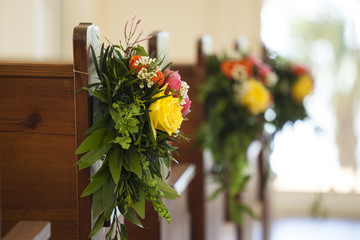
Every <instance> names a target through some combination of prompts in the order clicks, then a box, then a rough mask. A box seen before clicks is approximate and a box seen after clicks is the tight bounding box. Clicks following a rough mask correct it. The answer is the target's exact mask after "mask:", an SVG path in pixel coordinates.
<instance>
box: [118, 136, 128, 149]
mask: <svg viewBox="0 0 360 240" xmlns="http://www.w3.org/2000/svg"><path fill="white" fill-rule="evenodd" d="M115 142H116V143H118V144H120V145H121V147H122V148H123V149H129V147H130V143H131V138H130V137H127V136H124V137H116V138H115Z"/></svg>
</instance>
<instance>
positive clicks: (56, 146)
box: [0, 24, 91, 240]
mask: <svg viewBox="0 0 360 240" xmlns="http://www.w3.org/2000/svg"><path fill="white" fill-rule="evenodd" d="M90 26H91V25H90V24H81V25H79V26H78V27H76V28H75V29H74V63H75V66H73V64H71V63H9V62H3V63H0V83H1V84H2V86H3V88H1V90H0V93H1V94H0V95H1V96H0V100H1V102H2V104H0V116H1V117H0V133H1V139H0V153H1V155H0V156H1V157H0V164H1V165H0V169H1V172H0V175H1V214H2V216H1V217H2V218H1V228H2V235H3V236H4V235H5V234H6V233H7V232H8V231H9V230H10V229H11V228H13V227H14V226H15V224H16V223H17V222H18V221H21V220H25V221H49V222H51V225H52V239H61V240H62V239H88V234H89V232H90V230H91V202H90V197H88V198H80V194H81V192H82V191H83V190H84V188H85V187H86V185H87V184H88V182H89V176H90V175H89V170H82V171H81V172H79V171H78V169H77V167H76V165H75V162H76V161H77V159H78V157H77V156H76V155H75V154H74V152H75V149H76V148H77V145H79V143H80V142H81V141H82V139H84V137H85V136H84V132H85V130H86V129H87V128H88V126H89V124H90V122H91V119H90V115H89V109H88V108H89V104H88V96H87V94H86V93H85V92H84V93H80V94H76V95H75V90H77V89H79V88H80V87H81V86H83V85H87V82H88V75H87V74H86V72H87V70H88V60H89V59H88V57H87V53H88V47H87V46H88V45H87V42H88V41H87V34H88V28H89V27H90ZM74 68H75V69H76V70H77V71H76V73H75V81H74V71H73V69H74ZM82 72H84V73H85V74H84V73H82Z"/></svg>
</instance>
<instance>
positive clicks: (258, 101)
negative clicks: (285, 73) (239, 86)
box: [241, 78, 271, 114]
mask: <svg viewBox="0 0 360 240" xmlns="http://www.w3.org/2000/svg"><path fill="white" fill-rule="evenodd" d="M270 100H271V96H270V93H269V91H268V90H267V89H266V88H265V87H264V85H263V84H262V83H261V82H259V81H257V80H255V79H253V78H251V79H249V80H248V81H247V85H246V90H245V93H244V95H243V97H242V100H241V103H242V104H243V105H245V106H246V107H247V108H248V109H249V111H250V112H251V113H252V114H258V113H262V112H264V111H265V110H266V108H267V107H268V106H269V103H270Z"/></svg>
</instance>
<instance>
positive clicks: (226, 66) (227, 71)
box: [220, 60, 235, 78]
mask: <svg viewBox="0 0 360 240" xmlns="http://www.w3.org/2000/svg"><path fill="white" fill-rule="evenodd" d="M234 65H235V62H234V61H232V60H226V61H223V62H222V63H221V66H220V67H221V71H222V72H223V73H224V75H225V76H227V77H229V78H232V73H231V71H232V69H233V67H234Z"/></svg>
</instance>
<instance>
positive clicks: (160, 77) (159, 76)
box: [151, 70, 165, 86]
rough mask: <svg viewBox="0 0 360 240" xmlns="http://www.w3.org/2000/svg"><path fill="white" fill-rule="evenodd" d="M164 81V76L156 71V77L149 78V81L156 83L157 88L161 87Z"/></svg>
mask: <svg viewBox="0 0 360 240" xmlns="http://www.w3.org/2000/svg"><path fill="white" fill-rule="evenodd" d="M164 80H165V76H164V74H163V73H162V72H161V71H160V70H159V71H157V73H156V76H154V77H153V78H151V81H153V82H154V83H157V84H158V85H159V86H161V85H162V84H163V83H164Z"/></svg>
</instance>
